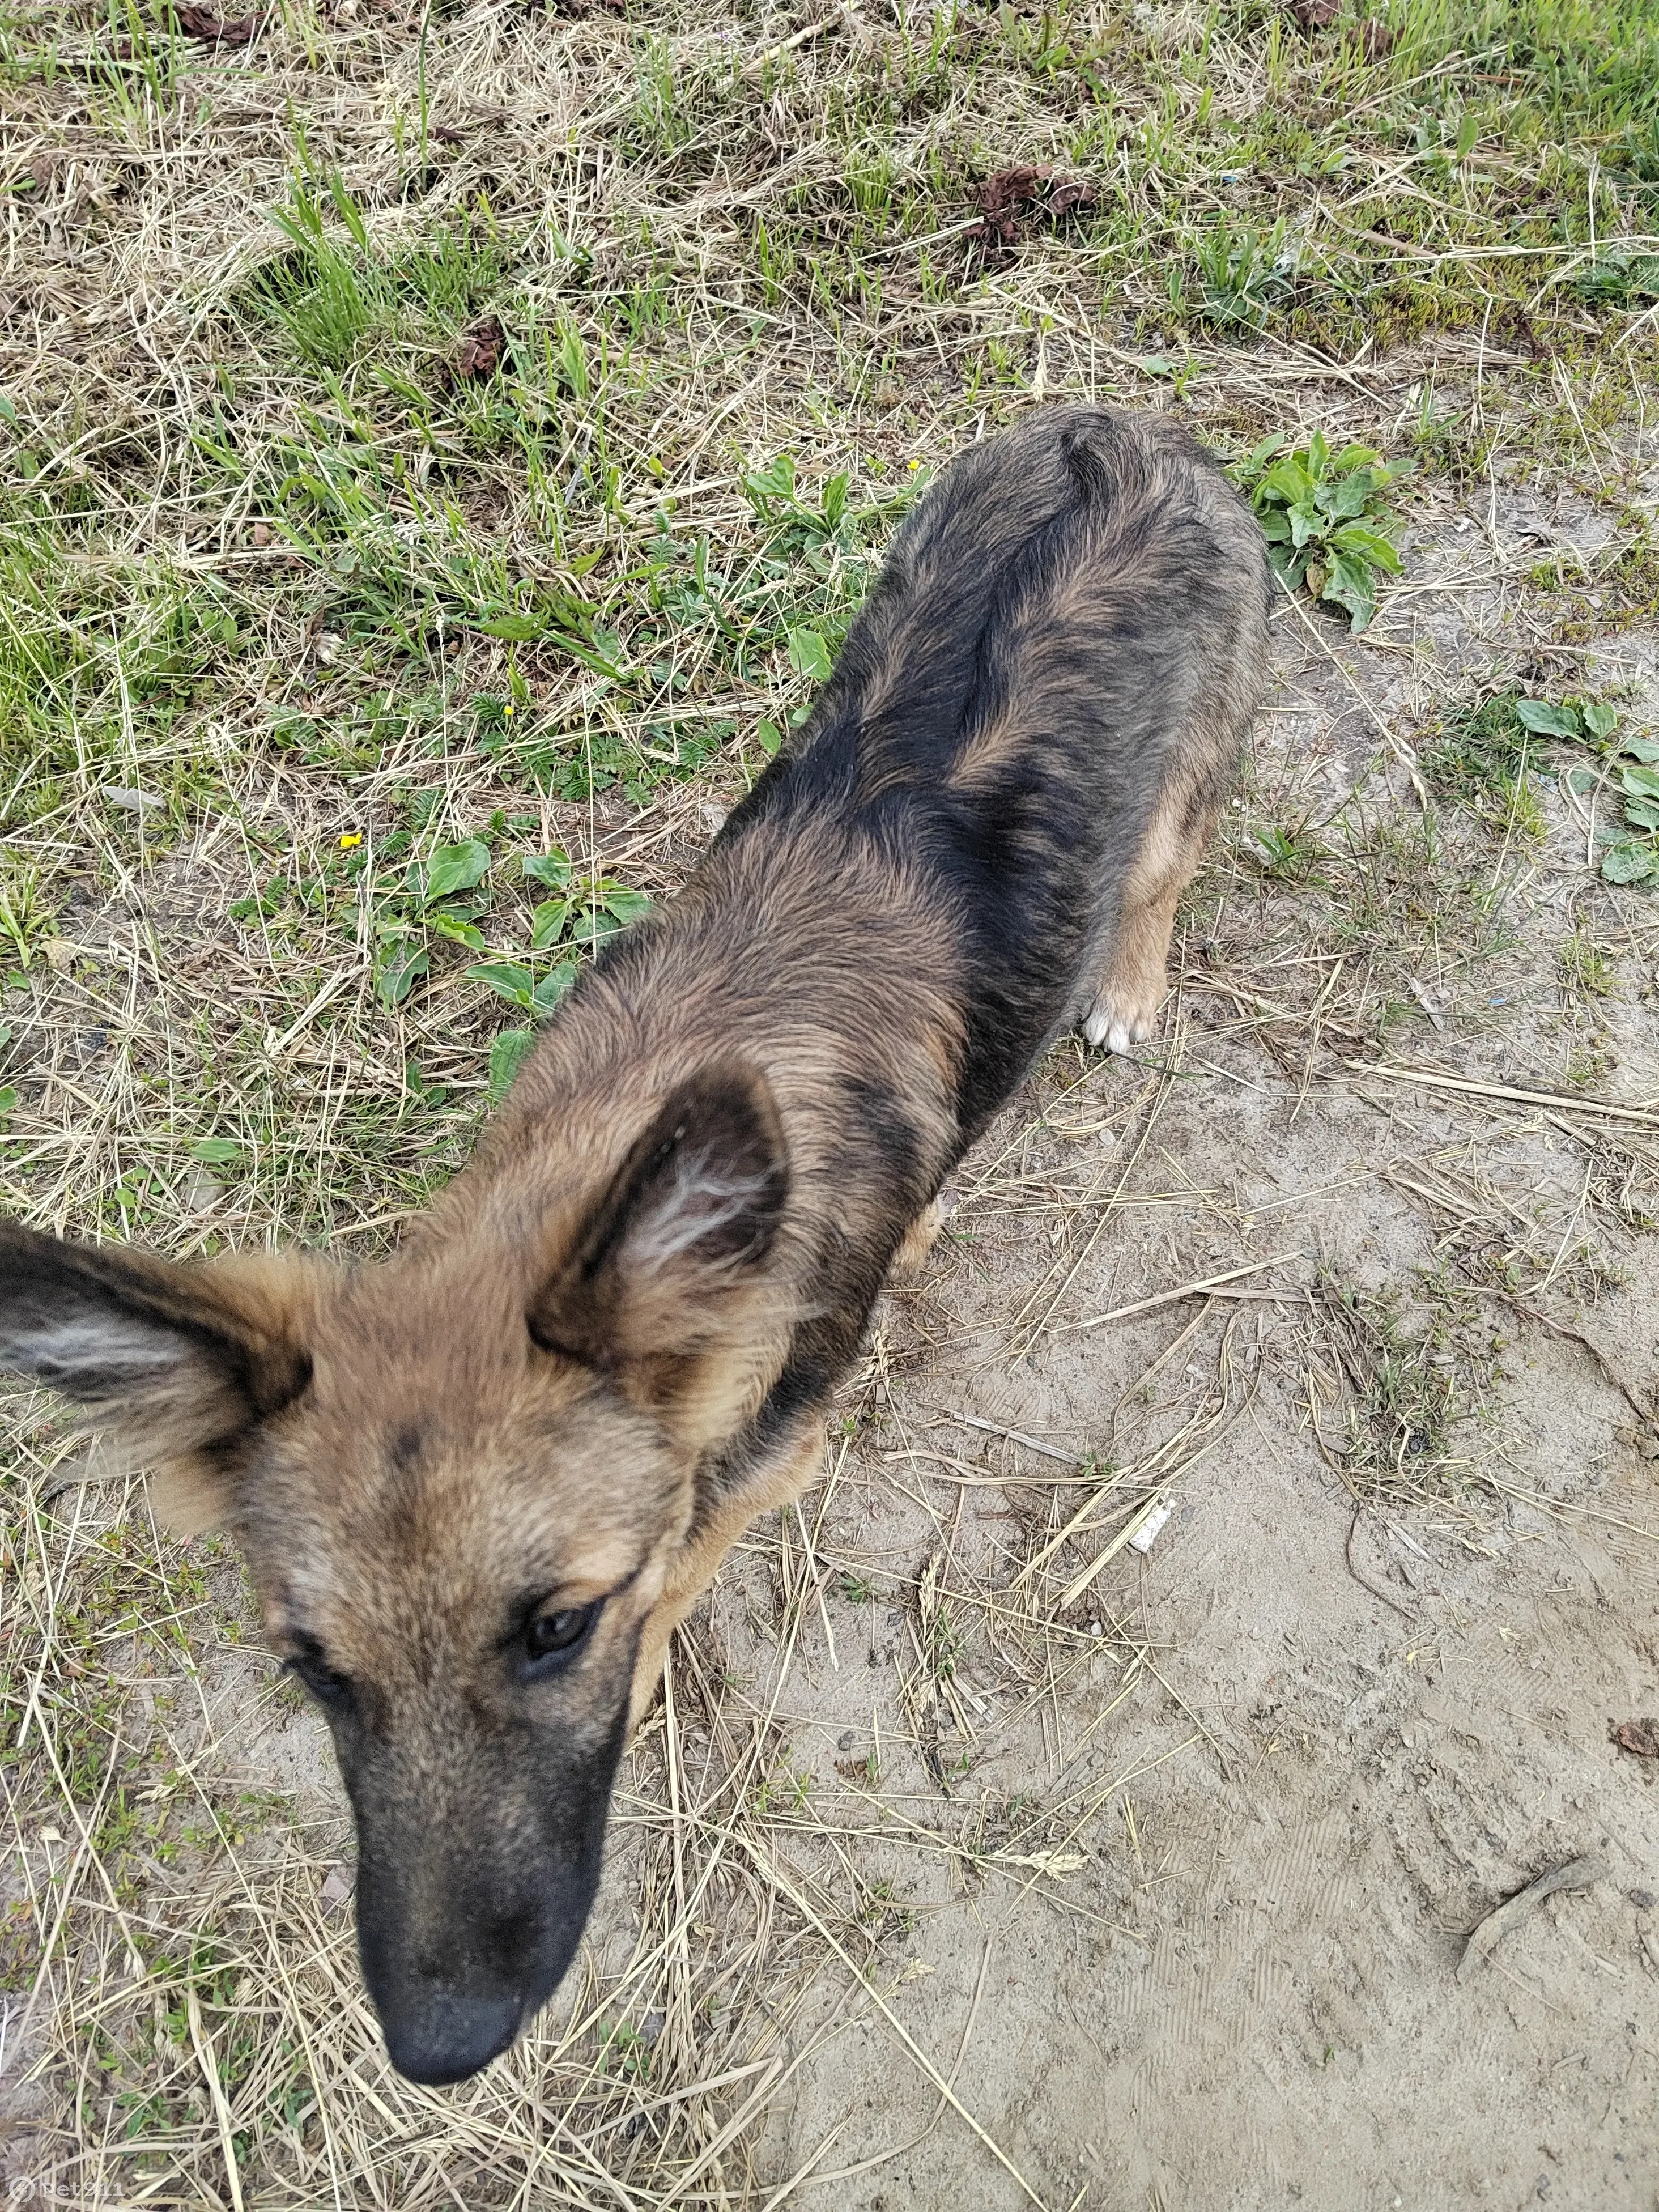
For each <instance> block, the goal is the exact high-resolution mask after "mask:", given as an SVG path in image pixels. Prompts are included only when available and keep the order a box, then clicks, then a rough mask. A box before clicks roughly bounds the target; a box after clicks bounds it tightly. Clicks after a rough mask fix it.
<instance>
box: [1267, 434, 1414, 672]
mask: <svg viewBox="0 0 1659 2212" xmlns="http://www.w3.org/2000/svg"><path fill="white" fill-rule="evenodd" d="M1411 470H1412V464H1411V463H1410V462H1409V461H1395V462H1392V463H1389V462H1385V461H1384V460H1383V457H1382V455H1381V454H1380V453H1376V451H1375V450H1374V449H1373V448H1372V447H1370V446H1359V445H1352V446H1345V447H1343V448H1342V450H1341V451H1340V453H1332V452H1331V450H1330V447H1328V444H1327V443H1326V441H1325V438H1324V435H1323V434H1322V432H1320V431H1318V430H1316V431H1315V432H1314V433H1313V435H1312V436H1311V437H1310V439H1309V441H1308V442H1307V444H1306V445H1305V446H1298V447H1293V448H1292V447H1291V445H1290V441H1289V440H1288V439H1287V438H1285V437H1284V436H1283V435H1279V436H1275V437H1272V438H1266V439H1264V440H1263V441H1262V442H1261V444H1260V445H1259V446H1258V447H1256V448H1255V452H1254V453H1251V454H1250V456H1249V459H1248V460H1246V461H1244V462H1243V464H1242V465H1241V466H1240V467H1239V469H1238V471H1237V476H1238V481H1239V483H1240V485H1241V487H1242V488H1243V489H1244V490H1245V491H1247V492H1249V495H1250V503H1251V505H1252V507H1254V508H1255V513H1256V516H1257V519H1258V520H1259V521H1260V522H1261V528H1262V532H1263V535H1264V536H1265V537H1266V538H1267V551H1268V556H1269V558H1270V559H1271V560H1272V562H1273V567H1274V568H1275V570H1276V571H1277V572H1278V574H1279V575H1280V576H1281V577H1283V579H1284V580H1285V583H1286V584H1287V585H1288V586H1290V587H1291V589H1292V590H1300V589H1302V588H1304V586H1305V588H1306V590H1307V592H1308V593H1309V595H1310V598H1313V599H1327V600H1329V601H1330V602H1331V603H1332V604H1333V605H1336V606H1340V607H1343V608H1346V611H1347V613H1348V617H1349V626H1350V628H1351V629H1354V630H1362V629H1365V628H1366V626H1367V625H1368V624H1369V623H1370V621H1371V619H1372V617H1374V616H1375V614H1376V583H1377V578H1378V576H1379V574H1388V575H1397V574H1399V573H1400V567H1401V561H1400V554H1399V550H1398V549H1397V547H1396V546H1395V542H1394V533H1395V530H1396V529H1397V528H1398V527H1399V525H1398V521H1397V519H1396V518H1395V516H1394V515H1393V514H1392V513H1390V512H1389V507H1388V504H1387V502H1386V501H1385V499H1384V497H1383V494H1384V493H1385V492H1386V491H1388V490H1389V488H1390V487H1391V486H1392V485H1393V484H1395V483H1397V482H1398V481H1399V480H1400V479H1401V477H1406V476H1408V475H1409V474H1410V473H1411Z"/></svg>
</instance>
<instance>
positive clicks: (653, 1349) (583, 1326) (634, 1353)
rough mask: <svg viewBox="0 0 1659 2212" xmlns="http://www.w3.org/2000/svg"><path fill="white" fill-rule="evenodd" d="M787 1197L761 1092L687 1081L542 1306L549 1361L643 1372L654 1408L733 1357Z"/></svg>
mask: <svg viewBox="0 0 1659 2212" xmlns="http://www.w3.org/2000/svg"><path fill="white" fill-rule="evenodd" d="M788 1194H789V1161H788V1155H787V1151H786V1149H785V1146H784V1139H783V1131H782V1129H781V1127H780V1125H779V1121H778V1116H777V1109H775V1106H774V1105H773V1103H772V1095H771V1092H770V1091H769V1089H768V1087H767V1085H766V1081H765V1079H764V1078H763V1076H761V1075H760V1074H758V1073H755V1072H753V1071H751V1070H750V1069H746V1068H741V1067H733V1066H715V1067H712V1068H708V1069H705V1070H703V1071H702V1073H699V1074H696V1075H694V1076H692V1077H690V1079H688V1080H687V1081H686V1082H684V1083H683V1084H681V1085H679V1087H678V1090H676V1091H673V1092H672V1093H671V1096H670V1097H668V1098H667V1099H666V1101H665V1103H664V1104H663V1106H662V1108H661V1110H660V1111H659V1113H658V1114H657V1115H656V1116H655V1118H654V1119H653V1121H652V1123H651V1125H650V1127H648V1128H647V1131H646V1132H645V1134H644V1135H643V1136H642V1137H641V1139H639V1141H638V1143H637V1144H635V1146H634V1147H633V1149H632V1151H631V1152H629V1156H628V1158H627V1159H626V1160H625V1161H624V1162H623V1166H622V1168H621V1170H620V1171H619V1172H618V1174H617V1176H616V1178H615V1180H614V1181H613V1182H612V1183H611V1187H610V1188H609V1190H607V1191H606V1193H605V1195H604V1197H603V1198H602V1199H601V1200H600V1201H599V1204H598V1206H596V1207H595V1208H594V1210H593V1212H592V1214H591V1215H590V1216H589V1218H588V1221H587V1224H586V1228H585V1229H584V1231H582V1233H581V1235H580V1237H578V1239H577V1241H576V1245H575V1249H574V1252H573V1253H572V1254H571V1255H569V1257H568V1259H567V1260H566V1261H564V1262H563V1263H562V1265H561V1266H560V1267H559V1268H558V1269H557V1270H556V1273H554V1275H553V1277H552V1279H550V1281H549V1282H548V1283H547V1284H546V1285H545V1286H544V1289H543V1290H542V1291H540V1292H539V1293H538V1296H537V1297H535V1299H534V1300H533V1301H532V1304H531V1308H530V1312H529V1315H528V1320H529V1323H530V1333H531V1334H532V1336H533V1337H534V1338H535V1340H536V1341H537V1342H538V1344H539V1345H541V1346H543V1348H544V1350H546V1351H549V1352H563V1353H564V1354H566V1356H567V1357H568V1358H574V1359H580V1360H581V1361H582V1362H583V1363H584V1364H586V1365H588V1366H591V1367H595V1368H598V1369H599V1370H601V1371H608V1370H634V1371H635V1373H641V1372H642V1373H644V1374H645V1376H647V1385H648V1387H649V1389H651V1391H652V1394H653V1395H673V1394H674V1393H675V1391H676V1390H677V1389H678V1387H679V1385H680V1384H681V1383H683V1382H684V1379H685V1378H684V1370H685V1369H686V1367H687V1366H688V1364H695V1363H696V1361H697V1360H698V1358H699V1356H700V1355H701V1354H702V1353H703V1352H706V1351H708V1349H709V1348H710V1347H711V1346H714V1345H717V1344H721V1343H724V1344H726V1345H728V1346H729V1345H730V1344H731V1340H732V1334H733V1330H734V1328H736V1327H737V1326H738V1322H739V1317H740V1316H747V1315H748V1314H749V1313H750V1312H751V1311H752V1310H753V1308H754V1306H755V1304H756V1300H757V1291H758V1286H759V1279H760V1278H761V1276H762V1273H763V1261H765V1259H766V1257H767V1255H768V1254H769V1252H770V1250H771V1249H772V1243H773V1240H774V1238H775V1236H776V1234H777V1230H778V1224H779V1222H780V1221H781V1219H782V1217H783V1209H784V1203H785V1200H787V1197H788ZM743 1333H744V1332H743V1331H742V1330H741V1329H739V1330H738V1334H743ZM732 1348H733V1349H735V1348H736V1347H732Z"/></svg>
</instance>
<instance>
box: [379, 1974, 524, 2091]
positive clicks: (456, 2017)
mask: <svg viewBox="0 0 1659 2212" xmlns="http://www.w3.org/2000/svg"><path fill="white" fill-rule="evenodd" d="M524 2010H525V2007H524V1999H523V1997H522V1996H520V1993H519V1991H518V1990H505V1989H497V1990H461V1989H452V1988H448V1987H446V1986H445V1985H444V1984H441V1983H429V1984H426V1985H425V1986H424V1987H422V1988H420V1989H417V1990H410V1991H409V1992H407V1993H406V1994H405V1995H404V1997H403V1998H402V2000H401V2002H397V2001H394V2002H390V2003H386V2004H384V2005H383V2007H382V2021H383V2024H384V2026H385V2028H386V2050H387V2051H388V2052H389V2053H390V2055H391V2058H392V2064H393V2065H394V2066H395V2067H396V2068H397V2069H398V2072H399V2073H400V2074H402V2075H404V2076H405V2077H406V2078H407V2079H408V2080H409V2081H420V2082H422V2083H424V2084H426V2085H427V2086H428V2087H433V2088H441V2087H443V2086H444V2085H445V2084H446V2083H447V2082H451V2081H465V2080H466V2078H467V2077H468V2075H471V2074H476V2073H477V2072H478V2071H479V2070H480V2069H481V2068H483V2067H485V2066H488V2065H489V2062H490V2060H491V2059H492V2058H499V2057H500V2056H501V2053H502V2051H505V2050H506V2049H507V2045H508V2044H510V2043H511V2042H512V2040H513V2037H514V2036H515V2035H516V2034H517V2033H518V2032H519V2025H520V2021H522V2020H523V2018H524Z"/></svg>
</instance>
